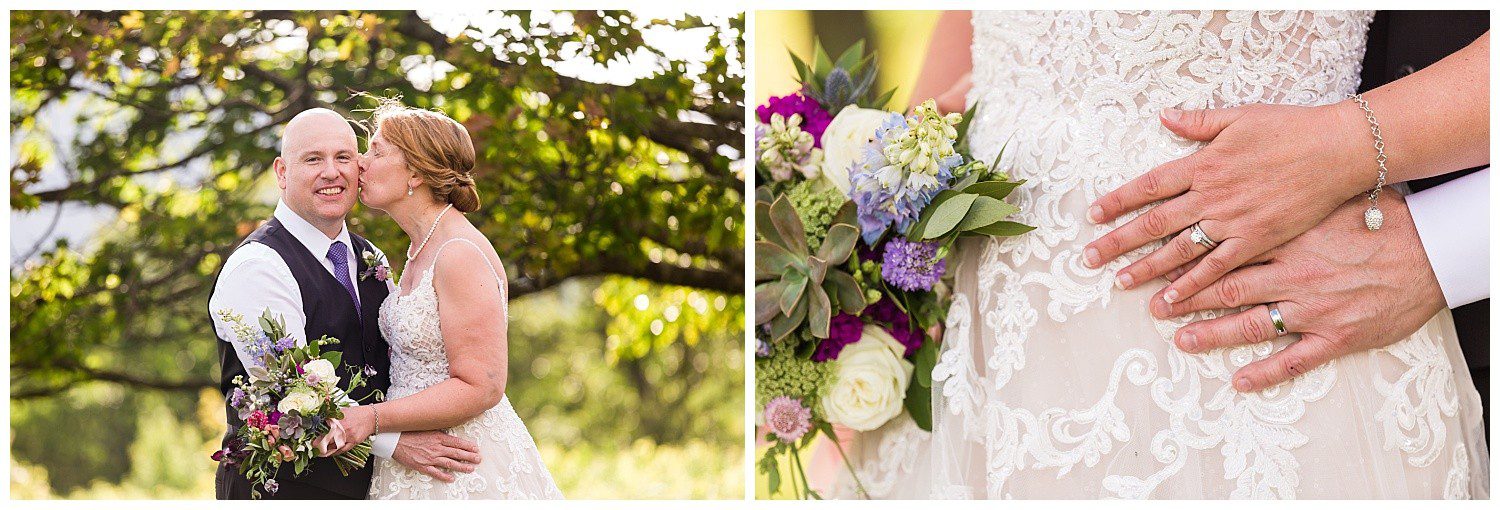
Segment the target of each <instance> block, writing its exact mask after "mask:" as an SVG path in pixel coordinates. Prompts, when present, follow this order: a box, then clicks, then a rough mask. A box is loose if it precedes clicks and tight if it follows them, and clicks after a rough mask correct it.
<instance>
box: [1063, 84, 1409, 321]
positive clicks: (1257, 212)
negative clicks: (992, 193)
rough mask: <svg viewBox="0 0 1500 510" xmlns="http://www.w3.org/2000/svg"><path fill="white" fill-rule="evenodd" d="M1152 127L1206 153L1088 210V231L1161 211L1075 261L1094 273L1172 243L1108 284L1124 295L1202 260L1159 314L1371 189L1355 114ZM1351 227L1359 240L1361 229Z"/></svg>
mask: <svg viewBox="0 0 1500 510" xmlns="http://www.w3.org/2000/svg"><path fill="white" fill-rule="evenodd" d="M1161 122H1162V124H1163V125H1165V126H1166V127H1167V129H1170V130H1172V132H1174V133H1177V134H1178V135H1181V136H1183V137H1185V138H1188V139H1191V140H1198V141H1208V142H1210V143H1209V144H1208V145H1207V146H1205V147H1203V148H1202V149H1201V150H1199V151H1198V152H1196V153H1194V154H1192V155H1189V156H1187V157H1184V158H1182V159H1178V160H1175V161H1170V162H1168V163H1166V164H1163V165H1161V166H1158V167H1156V168H1154V169H1152V170H1151V171H1149V172H1147V173H1146V174H1144V175H1142V176H1140V177H1138V178H1136V179H1135V180H1133V181H1130V182H1129V183H1126V184H1125V185H1124V186H1122V187H1120V188H1119V189H1116V190H1114V191H1112V192H1110V193H1109V194H1107V195H1104V196H1103V197H1101V198H1100V199H1099V200H1098V201H1096V202H1094V204H1093V205H1092V206H1091V207H1090V208H1089V212H1088V215H1089V220H1090V221H1093V222H1095V223H1104V222H1107V221H1111V220H1114V219H1115V218H1117V217H1119V216H1121V215H1123V214H1125V213H1128V212H1130V211H1134V210H1136V209H1140V208H1141V207H1144V206H1146V205H1148V204H1150V203H1152V202H1155V201H1158V200H1166V201H1165V202H1163V203H1162V204H1161V205H1159V206H1157V207H1154V208H1152V209H1151V210H1148V211H1146V212H1145V213H1144V214H1141V215H1140V216H1138V217H1136V218H1135V219H1133V220H1131V221H1130V222H1129V223H1126V224H1125V225H1124V226H1121V227H1119V228H1117V229H1115V230H1113V231H1111V232H1109V233H1108V234H1106V235H1104V236H1103V237H1100V238H1099V239H1097V240H1095V241H1094V242H1092V243H1089V245H1088V246H1087V247H1086V248H1085V251H1084V261H1085V264H1087V265H1088V266H1089V267H1101V266H1103V265H1104V264H1105V263H1107V262H1109V261H1111V260H1114V259H1115V258H1117V257H1119V256H1120V255H1123V254H1124V253H1126V252H1129V251H1131V250H1134V249H1136V248H1139V247H1140V246H1143V245H1145V244H1146V243H1148V242H1151V241H1153V240H1156V239H1160V238H1163V237H1168V236H1174V235H1175V237H1173V239H1171V240H1170V241H1168V242H1167V244H1166V245H1164V246H1163V247H1162V248H1160V249H1158V250H1156V251H1155V252H1153V253H1151V254H1149V255H1147V256H1145V257H1142V258H1141V259H1140V260H1138V261H1136V262H1135V263H1133V264H1131V265H1129V266H1128V267H1126V268H1124V269H1122V270H1120V271H1119V272H1118V273H1117V274H1116V283H1117V284H1118V285H1119V286H1120V287H1121V288H1124V289H1130V288H1133V287H1135V286H1137V285H1140V284H1141V283H1144V282H1146V281H1149V280H1151V279H1153V278H1157V277H1159V276H1163V275H1165V274H1167V272H1169V271H1171V270H1173V269H1175V268H1178V267H1179V266H1182V265H1184V264H1186V263H1187V262H1189V261H1192V260H1193V259H1195V258H1198V257H1200V256H1201V257H1203V258H1202V262H1201V263H1199V264H1197V265H1196V266H1195V267H1193V268H1192V269H1190V270H1188V271H1187V272H1186V273H1185V274H1183V275H1182V277H1181V278H1178V279H1176V280H1175V281H1174V282H1172V283H1171V284H1170V285H1168V287H1167V289H1166V291H1165V292H1163V293H1162V296H1163V298H1164V299H1165V300H1166V301H1167V302H1168V303H1171V302H1176V301H1181V300H1183V299H1187V298H1188V297H1191V296H1193V295H1194V294H1197V293H1198V292H1199V291H1201V290H1203V289H1204V288H1205V287H1207V286H1208V285H1209V284H1211V283H1213V282H1214V281H1216V280H1218V279H1219V278H1221V277H1223V276H1224V274H1225V273H1228V272H1229V271H1230V270H1231V269H1234V268H1237V267H1240V266H1241V265H1244V264H1245V262H1247V261H1249V260H1251V259H1252V258H1254V257H1257V256H1260V255H1261V254H1264V253H1265V252H1266V251H1268V250H1270V249H1271V248H1274V247H1276V246H1280V245H1281V244H1283V243H1285V242H1287V241H1289V240H1291V239H1292V238H1294V237H1296V236H1297V235H1299V234H1301V233H1303V232H1306V231H1307V230H1308V229H1311V228H1313V226H1315V225H1317V224H1318V223H1319V222H1321V221H1323V218H1325V217H1327V216H1328V214H1329V213H1331V212H1333V210H1334V209H1335V208H1337V207H1338V206H1339V205H1340V204H1343V203H1344V202H1345V201H1347V200H1349V199H1350V197H1354V196H1356V195H1359V194H1360V193H1361V192H1364V191H1368V190H1369V189H1370V188H1372V187H1374V183H1375V177H1376V173H1377V172H1376V165H1375V149H1374V147H1373V143H1374V139H1373V137H1371V136H1370V131H1369V126H1368V124H1366V121H1365V118H1364V117H1363V115H1362V114H1361V112H1360V109H1359V108H1358V107H1357V106H1356V105H1354V104H1353V103H1351V102H1348V101H1341V102H1338V103H1334V104H1331V105H1327V106H1319V107H1303V106H1285V105H1247V106H1240V107H1235V108H1224V109H1218V110H1193V111H1176V110H1167V111H1164V112H1162V115H1161ZM1350 221H1351V222H1353V223H1352V225H1355V226H1359V227H1360V228H1364V227H1363V226H1362V225H1363V223H1364V222H1363V221H1362V219H1361V218H1354V219H1351V220H1350ZM1194 223H1198V224H1199V226H1200V227H1201V228H1202V229H1203V231H1204V233H1206V234H1207V235H1208V237H1209V239H1212V240H1214V241H1217V242H1218V243H1219V244H1218V246H1216V247H1214V248H1213V250H1212V251H1210V250H1208V249H1207V248H1205V247H1203V246H1202V245H1199V244H1197V243H1194V242H1193V241H1192V240H1191V238H1190V233H1189V231H1188V229H1189V227H1191V226H1192V225H1193V224H1194ZM1378 234H1379V233H1377V235H1378ZM1205 253H1206V254H1207V255H1205Z"/></svg>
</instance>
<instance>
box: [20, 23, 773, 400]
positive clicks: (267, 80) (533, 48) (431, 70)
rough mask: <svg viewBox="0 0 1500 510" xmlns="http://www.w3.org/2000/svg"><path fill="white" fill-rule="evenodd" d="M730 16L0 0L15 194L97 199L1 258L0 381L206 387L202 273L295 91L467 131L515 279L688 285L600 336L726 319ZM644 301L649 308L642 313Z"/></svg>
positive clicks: (254, 214)
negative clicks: (6, 325)
mask: <svg viewBox="0 0 1500 510" xmlns="http://www.w3.org/2000/svg"><path fill="white" fill-rule="evenodd" d="M743 29H744V18H743V15H738V16H734V17H729V18H724V19H716V18H709V17H700V16H693V15H688V16H681V17H678V18H674V19H651V20H647V19H637V17H636V15H634V14H632V13H627V12H594V11H586V12H574V13H535V14H534V13H526V12H519V13H489V14H484V15H473V16H470V17H468V18H459V17H454V16H448V17H427V16H424V15H423V14H420V13H417V12H396V11H382V12H360V11H337V12H334V11H329V12H301V11H299V12H289V11H144V12H142V11H119V12H97V11H83V12H76V11H75V12H69V11H13V12H12V14H11V45H12V46H11V50H12V58H11V64H10V65H11V89H12V107H11V125H12V139H11V144H12V145H11V146H12V154H13V156H12V161H11V204H12V205H11V207H12V210H13V211H15V212H27V211H36V210H40V209H45V208H51V209H45V210H49V211H51V210H55V211H57V213H58V214H59V215H61V210H62V209H61V206H63V205H67V206H70V207H71V206H79V205H82V206H90V207H102V208H106V210H110V211H115V212H117V213H118V214H117V218H116V219H115V220H113V221H112V222H110V223H109V224H108V225H107V226H106V227H104V228H103V229H102V230H101V233H100V234H99V235H98V236H95V239H94V240H93V241H91V242H90V245H89V246H87V247H75V246H68V245H67V243H65V242H59V243H58V244H56V245H54V246H38V247H36V249H35V250H34V253H26V252H25V251H23V252H22V255H23V256H26V257H28V258H30V259H31V260H29V261H28V262H26V263H25V264H24V267H19V268H16V267H13V269H12V276H11V382H12V396H13V397H14V398H23V399H24V398H30V397H38V396H46V395H52V394H55V393H57V392H59V391H61V390H64V389H67V388H69V387H72V386H74V385H76V384H79V383H82V382H88V381H107V382H115V383H121V384H125V385H129V386H132V387H141V388H160V389H199V388H204V387H209V386H211V385H212V384H213V380H214V377H213V374H212V371H211V370H210V369H209V367H210V366H211V365H212V364H213V363H214V360H213V350H212V342H209V341H206V340H207V339H210V338H212V335H213V333H212V330H211V326H210V324H209V321H208V319H207V310H206V303H207V298H208V293H209V287H210V286H211V285H212V281H213V278H214V276H215V272H216V271H217V269H218V267H219V265H220V264H221V263H222V261H223V258H224V257H226V256H227V255H228V253H229V252H230V251H231V250H232V249H233V247H234V245H235V243H236V242H237V241H238V240H239V239H241V238H242V237H243V236H244V235H246V234H248V233H249V232H250V230H252V229H253V228H254V227H255V225H256V223H257V222H258V221H260V220H263V219H265V218H267V217H269V216H270V213H271V209H272V207H273V205H274V203H275V192H276V189H275V187H274V177H270V172H269V171H268V170H269V169H270V164H271V161H272V160H273V159H274V157H275V156H276V152H277V136H278V134H279V131H280V130H279V127H280V126H281V125H283V124H284V123H285V122H286V121H287V120H289V119H290V118H291V117H292V116H293V115H295V114H297V113H298V112H301V111H303V110H305V109H308V108H313V107H327V108H332V109H334V110H336V111H339V112H342V113H344V114H345V116H346V117H349V118H351V119H356V120H362V119H364V118H366V117H368V114H367V113H366V112H364V111H362V110H364V109H367V108H370V107H373V106H374V101H372V100H371V99H370V98H368V97H364V96H362V95H361V94H362V93H368V94H371V95H376V96H382V97H399V98H401V100H402V102H404V103H406V104H407V105H411V106H416V107H422V108H432V109H437V110H440V111H442V112H444V113H446V114H448V115H449V116H451V117H453V118H454V119H456V120H458V121H459V122H461V123H463V124H464V125H465V126H466V127H468V129H469V131H470V133H471V134H472V136H473V138H474V141H475V145H476V149H477V150H478V154H479V158H478V159H479V162H480V163H479V168H478V169H477V170H476V172H475V178H476V181H477V186H478V190H479V193H480V197H481V199H482V201H483V206H482V208H481V209H480V210H479V211H476V212H473V213H470V214H469V217H470V219H471V220H472V221H474V223H475V224H476V225H477V226H479V228H480V229H481V230H483V231H484V232H485V233H486V235H487V236H488V237H489V238H490V239H491V241H492V242H493V243H494V245H495V248H496V249H497V250H498V251H499V253H500V254H501V258H502V259H503V260H504V262H505V264H506V266H507V272H508V274H509V275H510V278H511V281H510V282H509V283H510V289H511V296H512V297H513V298H514V297H520V296H524V295H527V294H530V293H534V292H538V291H541V290H544V289H548V288H550V287H552V286H554V285H556V284H558V283H559V282H561V281H564V280H566V279H569V278H575V277H582V276H591V275H617V276H623V277H629V278H631V279H635V280H636V281H642V282H650V283H652V284H658V285H666V286H668V287H664V288H683V289H687V290H693V289H697V290H701V291H704V293H705V294H704V295H706V296H709V297H707V298H705V297H702V296H699V295H698V294H696V293H691V292H687V291H682V292H678V291H675V290H674V291H671V292H667V293H668V294H672V295H680V296H681V297H680V299H678V301H680V303H681V304H680V306H679V305H675V304H672V302H670V300H669V302H666V303H661V302H658V303H650V304H652V305H656V306H646V305H641V306H634V307H631V306H624V305H623V304H620V303H627V302H632V303H633V301H630V299H631V295H628V294H621V296H622V297H619V298H611V299H610V300H605V301H606V302H603V303H602V306H604V307H605V308H607V309H611V310H614V309H618V310H620V311H621V314H622V315H623V316H625V317H627V318H626V319H622V320H624V321H625V322H624V323H621V324H614V323H611V324H610V325H608V327H609V328H612V333H611V337H610V343H611V344H612V345H611V347H612V349H613V351H612V353H613V354H614V355H615V356H617V357H625V358H630V357H640V356H644V355H646V354H648V353H650V352H653V351H654V350H655V349H657V348H659V347H662V344H663V343H670V342H672V341H676V340H682V341H685V342H688V344H689V345H690V344H691V342H693V341H695V339H696V338H697V337H699V336H700V335H701V333H702V331H704V330H707V329H717V330H731V331H732V332H734V333H736V334H735V335H734V337H735V338H737V337H738V335H737V332H738V331H739V330H740V321H741V318H742V317H743V316H742V315H741V314H742V312H741V311H740V310H739V308H740V307H741V306H742V304H741V303H742V298H741V297H740V294H742V292H743V274H744V254H743V238H744V230H743V220H742V219H741V218H742V217H743V216H742V214H743V213H742V210H743V209H742V204H743V196H742V194H743V191H742V190H743V187H744V178H745V177H744V166H743V163H742V161H741V159H742V158H743V154H742V153H741V151H742V149H741V146H742V144H743V139H744V134H745V126H744V96H743V95H744V92H743V86H742V84H743V74H744V73H743V65H742V56H743V47H744V40H743ZM661 41H668V42H665V43H664V42H661ZM684 41H686V42H685V43H684ZM684 48H686V50H685V49H684ZM687 50H691V51H687ZM606 68H607V69H610V70H611V71H610V72H605V71H602V70H603V69H606ZM564 70H568V71H570V72H563V71H564ZM573 71H576V72H573ZM60 115H66V116H67V118H68V119H69V120H70V122H57V121H56V119H57V118H58V116H60ZM59 175H60V176H62V181H63V182H61V183H60V184H59V183H58V182H57V181H58V180H59V179H58V178H57V176H59ZM378 214H379V213H378V211H371V210H368V209H366V208H363V207H357V208H356V210H355V212H354V213H353V214H352V215H351V217H350V221H349V223H350V228H351V229H352V230H354V231H355V232H358V233H361V234H362V235H365V236H366V237H368V238H370V239H371V240H372V241H373V242H375V243H376V244H377V245H378V246H381V247H382V248H383V249H384V251H386V252H387V253H388V254H391V256H392V263H393V265H395V266H396V267H398V268H399V267H400V266H401V265H402V264H403V263H404V261H403V260H400V257H401V255H400V254H401V252H402V248H404V247H405V246H406V243H407V240H406V239H405V237H404V235H403V234H402V233H401V231H400V230H399V228H397V227H396V225H395V224H394V223H393V222H391V221H389V220H386V219H383V218H380V217H379V216H378ZM19 248H20V249H22V250H24V249H25V248H26V247H19ZM618 286H625V287H628V285H625V284H623V283H622V284H619V285H618ZM664 292H665V291H664ZM639 295H640V296H645V295H646V294H645V293H644V291H643V293H641V294H639ZM719 295H722V296H727V297H729V302H728V303H727V306H725V305H726V304H725V303H716V304H715V306H700V305H699V304H698V303H699V302H700V301H701V302H702V303H708V302H709V301H710V300H714V299H715V298H713V297H712V296H719ZM638 299H639V298H637V300H638ZM647 301H648V302H649V301H650V300H649V299H648V300H647ZM658 307H660V308H658ZM631 310H635V312H631ZM664 310H665V311H666V313H667V314H668V315H670V316H672V317H671V318H670V319H669V320H666V321H665V322H666V323H671V324H670V325H666V326H664V325H657V324H655V322H660V317H649V316H644V315H640V314H642V313H645V312H662V311H664ZM631 313H636V314H637V315H640V316H632V315H630V314H631ZM630 317H635V320H636V322H630V320H632V319H630ZM679 317H680V320H679ZM616 322H620V321H618V320H617V321H616ZM645 331H649V332H651V333H653V335H638V333H642V332H645ZM616 333H618V334H616ZM174 374H175V375H174Z"/></svg>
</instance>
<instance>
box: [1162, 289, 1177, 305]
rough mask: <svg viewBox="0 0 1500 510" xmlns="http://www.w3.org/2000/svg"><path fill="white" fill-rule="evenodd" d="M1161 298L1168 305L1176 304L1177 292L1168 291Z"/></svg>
mask: <svg viewBox="0 0 1500 510" xmlns="http://www.w3.org/2000/svg"><path fill="white" fill-rule="evenodd" d="M1161 298H1162V299H1163V300H1165V301H1166V302H1168V303H1176V302H1177V291H1176V290H1168V291H1167V293H1166V294H1162V295H1161Z"/></svg>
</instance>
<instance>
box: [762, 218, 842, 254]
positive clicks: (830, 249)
mask: <svg viewBox="0 0 1500 510" xmlns="http://www.w3.org/2000/svg"><path fill="white" fill-rule="evenodd" d="M858 240H859V229H858V228H855V227H854V226H853V225H847V224H843V223H838V224H834V225H833V226H832V227H829V228H828V234H827V235H826V236H824V237H823V245H822V246H819V247H818V258H820V259H823V260H826V261H828V263H829V264H843V263H844V261H845V260H849V255H850V254H852V253H854V244H855V242H856V241H858ZM756 246H760V245H759V244H757V245H756ZM756 258H757V259H759V258H760V253H759V252H757V253H756ZM759 262H760V261H759V260H757V261H756V263H757V264H759Z"/></svg>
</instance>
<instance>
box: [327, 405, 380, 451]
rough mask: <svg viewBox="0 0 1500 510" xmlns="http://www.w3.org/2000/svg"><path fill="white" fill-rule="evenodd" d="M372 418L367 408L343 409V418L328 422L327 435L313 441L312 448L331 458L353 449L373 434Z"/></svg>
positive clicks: (373, 423) (373, 424)
mask: <svg viewBox="0 0 1500 510" xmlns="http://www.w3.org/2000/svg"><path fill="white" fill-rule="evenodd" d="M373 418H374V416H373V414H372V413H371V412H370V409H369V407H368V406H353V407H347V408H345V409H344V418H343V419H336V420H329V422H328V433H327V434H324V435H323V437H320V438H318V439H316V440H314V441H313V446H314V447H316V448H317V449H318V451H320V452H323V453H322V456H324V457H332V456H335V455H340V454H342V453H344V452H347V451H349V450H352V449H354V447H355V446H357V445H359V444H360V443H363V442H365V440H366V439H369V438H370V436H371V435H373V434H374V432H375V422H374V419H373Z"/></svg>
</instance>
